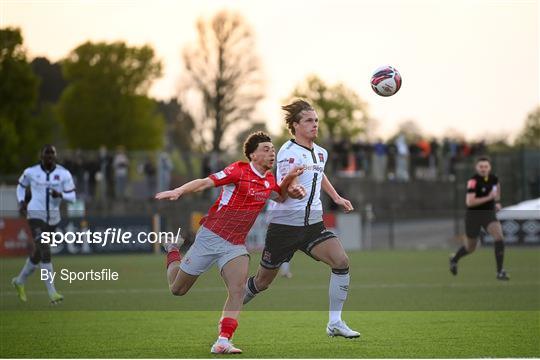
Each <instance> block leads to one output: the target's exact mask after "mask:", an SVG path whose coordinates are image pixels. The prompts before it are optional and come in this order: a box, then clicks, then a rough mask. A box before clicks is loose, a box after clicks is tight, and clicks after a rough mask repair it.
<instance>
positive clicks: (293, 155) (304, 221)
mask: <svg viewBox="0 0 540 360" xmlns="http://www.w3.org/2000/svg"><path fill="white" fill-rule="evenodd" d="M327 160H328V152H327V151H326V150H325V149H323V148H322V147H320V146H319V145H317V144H313V149H310V148H308V147H305V146H302V145H299V144H297V143H296V142H295V141H294V140H289V141H287V142H286V143H285V144H283V146H282V147H281V149H279V152H278V155H277V171H276V179H277V180H278V182H281V181H282V180H283V178H284V177H285V176H286V175H287V174H288V173H289V171H290V170H291V169H292V168H293V167H295V166H304V168H305V170H304V173H303V174H302V175H300V176H299V177H298V178H297V183H298V184H300V185H302V186H303V187H304V188H305V189H306V196H304V198H302V199H291V198H287V200H285V201H284V202H282V203H271V204H270V206H269V212H270V214H269V219H270V222H271V223H274V224H284V225H292V226H305V225H310V224H315V223H318V222H321V221H322V203H321V182H322V179H323V176H324V165H325V164H326V162H327Z"/></svg>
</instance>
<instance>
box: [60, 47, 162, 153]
mask: <svg viewBox="0 0 540 360" xmlns="http://www.w3.org/2000/svg"><path fill="white" fill-rule="evenodd" d="M62 70H63V74H64V78H65V79H66V81H67V82H68V86H67V87H66V89H65V90H64V92H63V93H62V96H61V97H60V103H59V106H58V114H59V117H60V120H61V122H62V124H63V125H64V129H65V132H66V136H67V139H68V143H69V145H70V146H71V147H76V148H82V149H97V148H98V147H99V146H100V145H105V146H107V147H109V148H112V147H115V146H117V145H123V146H125V147H126V148H127V149H128V150H135V149H137V150H150V149H156V148H159V147H160V146H161V145H162V142H163V130H164V121H163V117H162V116H161V114H159V113H158V111H157V108H156V103H155V101H154V100H152V99H150V98H148V97H147V96H146V94H147V92H148V88H149V86H150V84H151V83H152V81H153V80H154V79H156V78H157V77H159V76H160V74H161V63H160V62H159V61H158V60H156V59H155V57H154V50H153V49H152V48H151V47H149V46H142V47H128V46H127V45H126V44H125V43H123V42H116V43H91V42H86V43H84V44H82V45H80V46H79V47H77V48H76V49H75V50H73V51H72V52H71V53H70V54H69V55H68V57H67V58H66V59H65V60H64V61H63V63H62Z"/></svg>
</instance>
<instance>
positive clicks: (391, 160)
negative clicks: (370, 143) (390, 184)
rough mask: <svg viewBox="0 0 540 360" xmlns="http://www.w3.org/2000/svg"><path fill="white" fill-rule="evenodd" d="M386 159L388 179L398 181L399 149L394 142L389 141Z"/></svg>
mask: <svg viewBox="0 0 540 360" xmlns="http://www.w3.org/2000/svg"><path fill="white" fill-rule="evenodd" d="M386 158H387V161H386V162H387V164H386V166H387V167H386V172H387V175H388V176H387V178H388V179H389V180H395V179H396V158H397V148H396V145H395V144H394V142H392V141H389V142H388V144H386Z"/></svg>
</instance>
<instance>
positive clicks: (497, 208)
mask: <svg viewBox="0 0 540 360" xmlns="http://www.w3.org/2000/svg"><path fill="white" fill-rule="evenodd" d="M501 209H502V206H501V203H495V211H500V210H501Z"/></svg>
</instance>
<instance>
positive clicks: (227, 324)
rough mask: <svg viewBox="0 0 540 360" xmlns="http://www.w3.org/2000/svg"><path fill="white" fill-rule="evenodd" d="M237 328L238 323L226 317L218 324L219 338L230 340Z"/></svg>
mask: <svg viewBox="0 0 540 360" xmlns="http://www.w3.org/2000/svg"><path fill="white" fill-rule="evenodd" d="M237 327H238V321H237V320H236V319H233V318H230V317H226V318H223V319H221V321H220V322H219V336H223V337H226V338H227V339H230V338H232V336H233V334H234V331H235V330H236V328H237Z"/></svg>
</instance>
